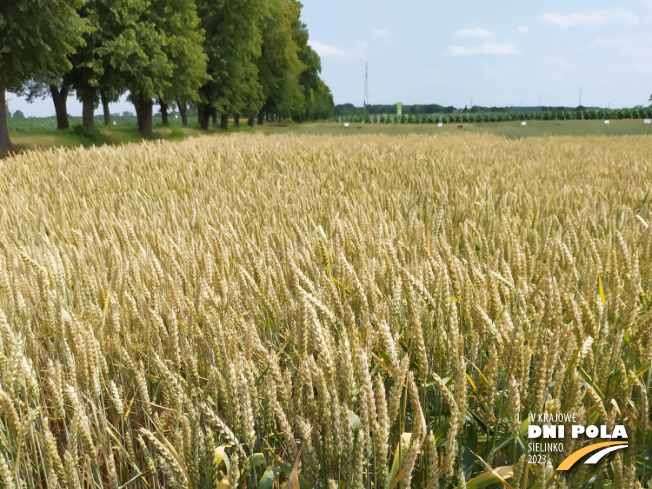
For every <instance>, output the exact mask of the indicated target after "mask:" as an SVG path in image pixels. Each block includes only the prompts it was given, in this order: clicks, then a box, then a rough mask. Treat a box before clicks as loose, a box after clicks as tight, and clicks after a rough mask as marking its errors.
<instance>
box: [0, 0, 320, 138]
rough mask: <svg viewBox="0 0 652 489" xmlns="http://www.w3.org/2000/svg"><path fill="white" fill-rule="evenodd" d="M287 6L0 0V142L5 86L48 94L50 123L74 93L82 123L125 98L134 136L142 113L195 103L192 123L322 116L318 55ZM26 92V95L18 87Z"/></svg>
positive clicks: (221, 0)
mask: <svg viewBox="0 0 652 489" xmlns="http://www.w3.org/2000/svg"><path fill="white" fill-rule="evenodd" d="M301 7H302V6H301V3H300V2H298V1H297V0H29V1H18V0H5V1H3V2H2V3H1V4H0V37H1V38H2V39H3V47H2V49H1V50H0V92H2V95H1V96H0V105H1V107H0V108H1V109H2V111H1V113H0V144H3V145H5V146H7V145H9V138H8V133H7V129H6V117H5V116H4V114H5V113H6V109H5V101H4V94H5V89H8V90H11V91H14V92H25V91H27V92H29V93H30V96H31V97H32V98H33V97H36V96H45V94H47V93H49V94H50V95H51V96H52V97H53V101H54V105H55V109H56V112H57V120H58V127H59V128H60V129H66V128H68V116H67V113H66V112H67V110H66V99H67V97H68V95H69V94H70V93H73V92H74V93H76V95H77V97H78V98H79V99H80V100H81V101H82V104H83V113H84V117H83V122H84V125H86V126H87V127H93V124H94V112H95V108H96V107H97V106H98V103H99V102H100V101H101V102H102V104H103V107H104V112H105V122H107V123H108V121H109V117H110V114H109V113H108V104H109V102H111V101H116V100H117V99H118V98H119V97H120V96H121V95H122V94H123V93H125V92H129V97H130V100H131V101H132V102H133V104H134V106H135V108H136V114H137V116H138V127H139V129H140V131H141V132H150V131H151V130H152V107H153V104H154V103H159V104H160V105H161V112H162V114H164V116H165V115H166V114H167V107H168V105H170V104H173V103H176V104H177V105H178V106H179V110H180V111H181V112H182V116H183V119H184V123H185V122H186V117H185V108H186V106H187V104H188V103H196V104H197V106H198V108H199V110H198V113H199V116H200V122H201V125H202V127H204V128H207V127H208V124H209V119H210V118H211V117H212V118H213V119H215V118H216V115H217V113H218V112H219V113H220V114H221V125H222V126H225V125H226V122H227V120H228V116H229V115H231V114H232V115H234V117H235V118H236V121H238V120H239V116H240V115H241V114H242V115H245V116H248V117H250V122H251V123H253V117H254V116H256V115H258V116H259V123H262V122H263V121H264V119H265V115H266V114H275V115H277V116H279V117H293V118H296V119H299V120H302V119H309V118H310V119H314V118H316V117H328V116H330V115H332V110H333V103H332V96H331V94H330V90H329V89H328V87H327V86H326V85H325V84H324V82H323V81H322V80H321V79H320V77H319V74H320V72H321V62H320V60H319V56H318V55H317V53H316V52H315V51H313V50H312V49H311V48H310V46H308V30H307V28H306V25H305V24H303V23H302V22H301V19H300V17H301ZM28 85H29V88H27V87H28Z"/></svg>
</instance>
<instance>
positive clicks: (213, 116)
mask: <svg viewBox="0 0 652 489" xmlns="http://www.w3.org/2000/svg"><path fill="white" fill-rule="evenodd" d="M211 117H212V118H213V125H215V124H217V109H216V108H215V107H213V108H212V110H211Z"/></svg>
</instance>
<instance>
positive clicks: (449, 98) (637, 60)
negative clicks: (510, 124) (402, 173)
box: [303, 0, 652, 107]
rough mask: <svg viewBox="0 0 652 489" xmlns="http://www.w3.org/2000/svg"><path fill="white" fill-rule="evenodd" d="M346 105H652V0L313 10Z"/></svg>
mask: <svg viewBox="0 0 652 489" xmlns="http://www.w3.org/2000/svg"><path fill="white" fill-rule="evenodd" d="M303 4H304V9H303V18H304V21H305V22H306V23H307V24H308V29H309V31H310V38H311V41H310V42H311V44H312V46H313V48H314V49H315V50H316V51H317V52H318V53H319V54H320V55H321V58H322V65H323V72H322V75H323V78H324V80H325V81H326V83H327V84H328V85H329V86H330V87H331V89H332V91H333V95H334V97H335V102H336V103H345V102H353V103H356V105H360V104H361V103H362V100H363V93H364V69H365V62H366V61H368V62H369V100H370V103H387V104H391V103H395V102H398V101H401V102H403V103H406V104H413V103H439V104H442V105H455V106H458V107H463V106H464V105H469V104H470V103H471V98H473V103H474V104H477V105H485V106H493V105H497V106H504V105H521V104H525V105H538V104H539V99H540V100H541V104H544V105H567V106H576V105H577V104H578V101H579V90H580V87H582V88H583V93H582V104H583V105H601V106H607V105H609V104H610V105H611V107H623V106H628V107H631V106H634V105H638V104H646V105H647V103H648V99H649V97H650V94H651V93H652V1H650V0H645V1H642V0H625V1H620V2H613V1H609V2H607V1H602V0H597V1H596V0H592V1H590V2H589V1H572V2H568V1H557V0H554V1H546V2H524V1H519V2H516V1H492V2H488V1H486V0H482V1H481V0H461V1H460V0H457V1H450V0H449V1H439V0H437V1H426V0H405V1H403V2H396V1H386V0H376V1H369V0H364V1H359V0H348V1H345V0H328V1H325V0H303Z"/></svg>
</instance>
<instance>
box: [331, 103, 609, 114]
mask: <svg viewBox="0 0 652 489" xmlns="http://www.w3.org/2000/svg"><path fill="white" fill-rule="evenodd" d="M599 109H600V107H583V106H580V107H563V106H558V107H544V106H537V107H521V106H509V107H483V106H481V105H474V106H473V107H471V108H470V109H469V108H468V107H466V106H465V107H464V108H463V109H460V108H457V107H453V106H452V105H449V106H443V105H439V104H415V105H403V114H404V115H420V114H455V113H472V114H476V113H482V114H485V113H492V112H520V113H534V112H564V111H572V110H599ZM364 114H368V115H381V114H396V104H392V105H383V104H374V105H367V106H366V107H356V106H355V105H353V104H338V105H336V106H335V110H334V115H335V117H341V116H363V115H364Z"/></svg>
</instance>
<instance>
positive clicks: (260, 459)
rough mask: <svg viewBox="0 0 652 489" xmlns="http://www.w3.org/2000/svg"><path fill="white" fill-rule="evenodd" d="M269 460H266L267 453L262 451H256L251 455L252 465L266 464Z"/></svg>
mask: <svg viewBox="0 0 652 489" xmlns="http://www.w3.org/2000/svg"><path fill="white" fill-rule="evenodd" d="M266 464H267V461H266V460H265V455H263V454H262V453H254V454H253V455H252V456H251V465H252V466H254V467H258V466H259V465H266Z"/></svg>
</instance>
